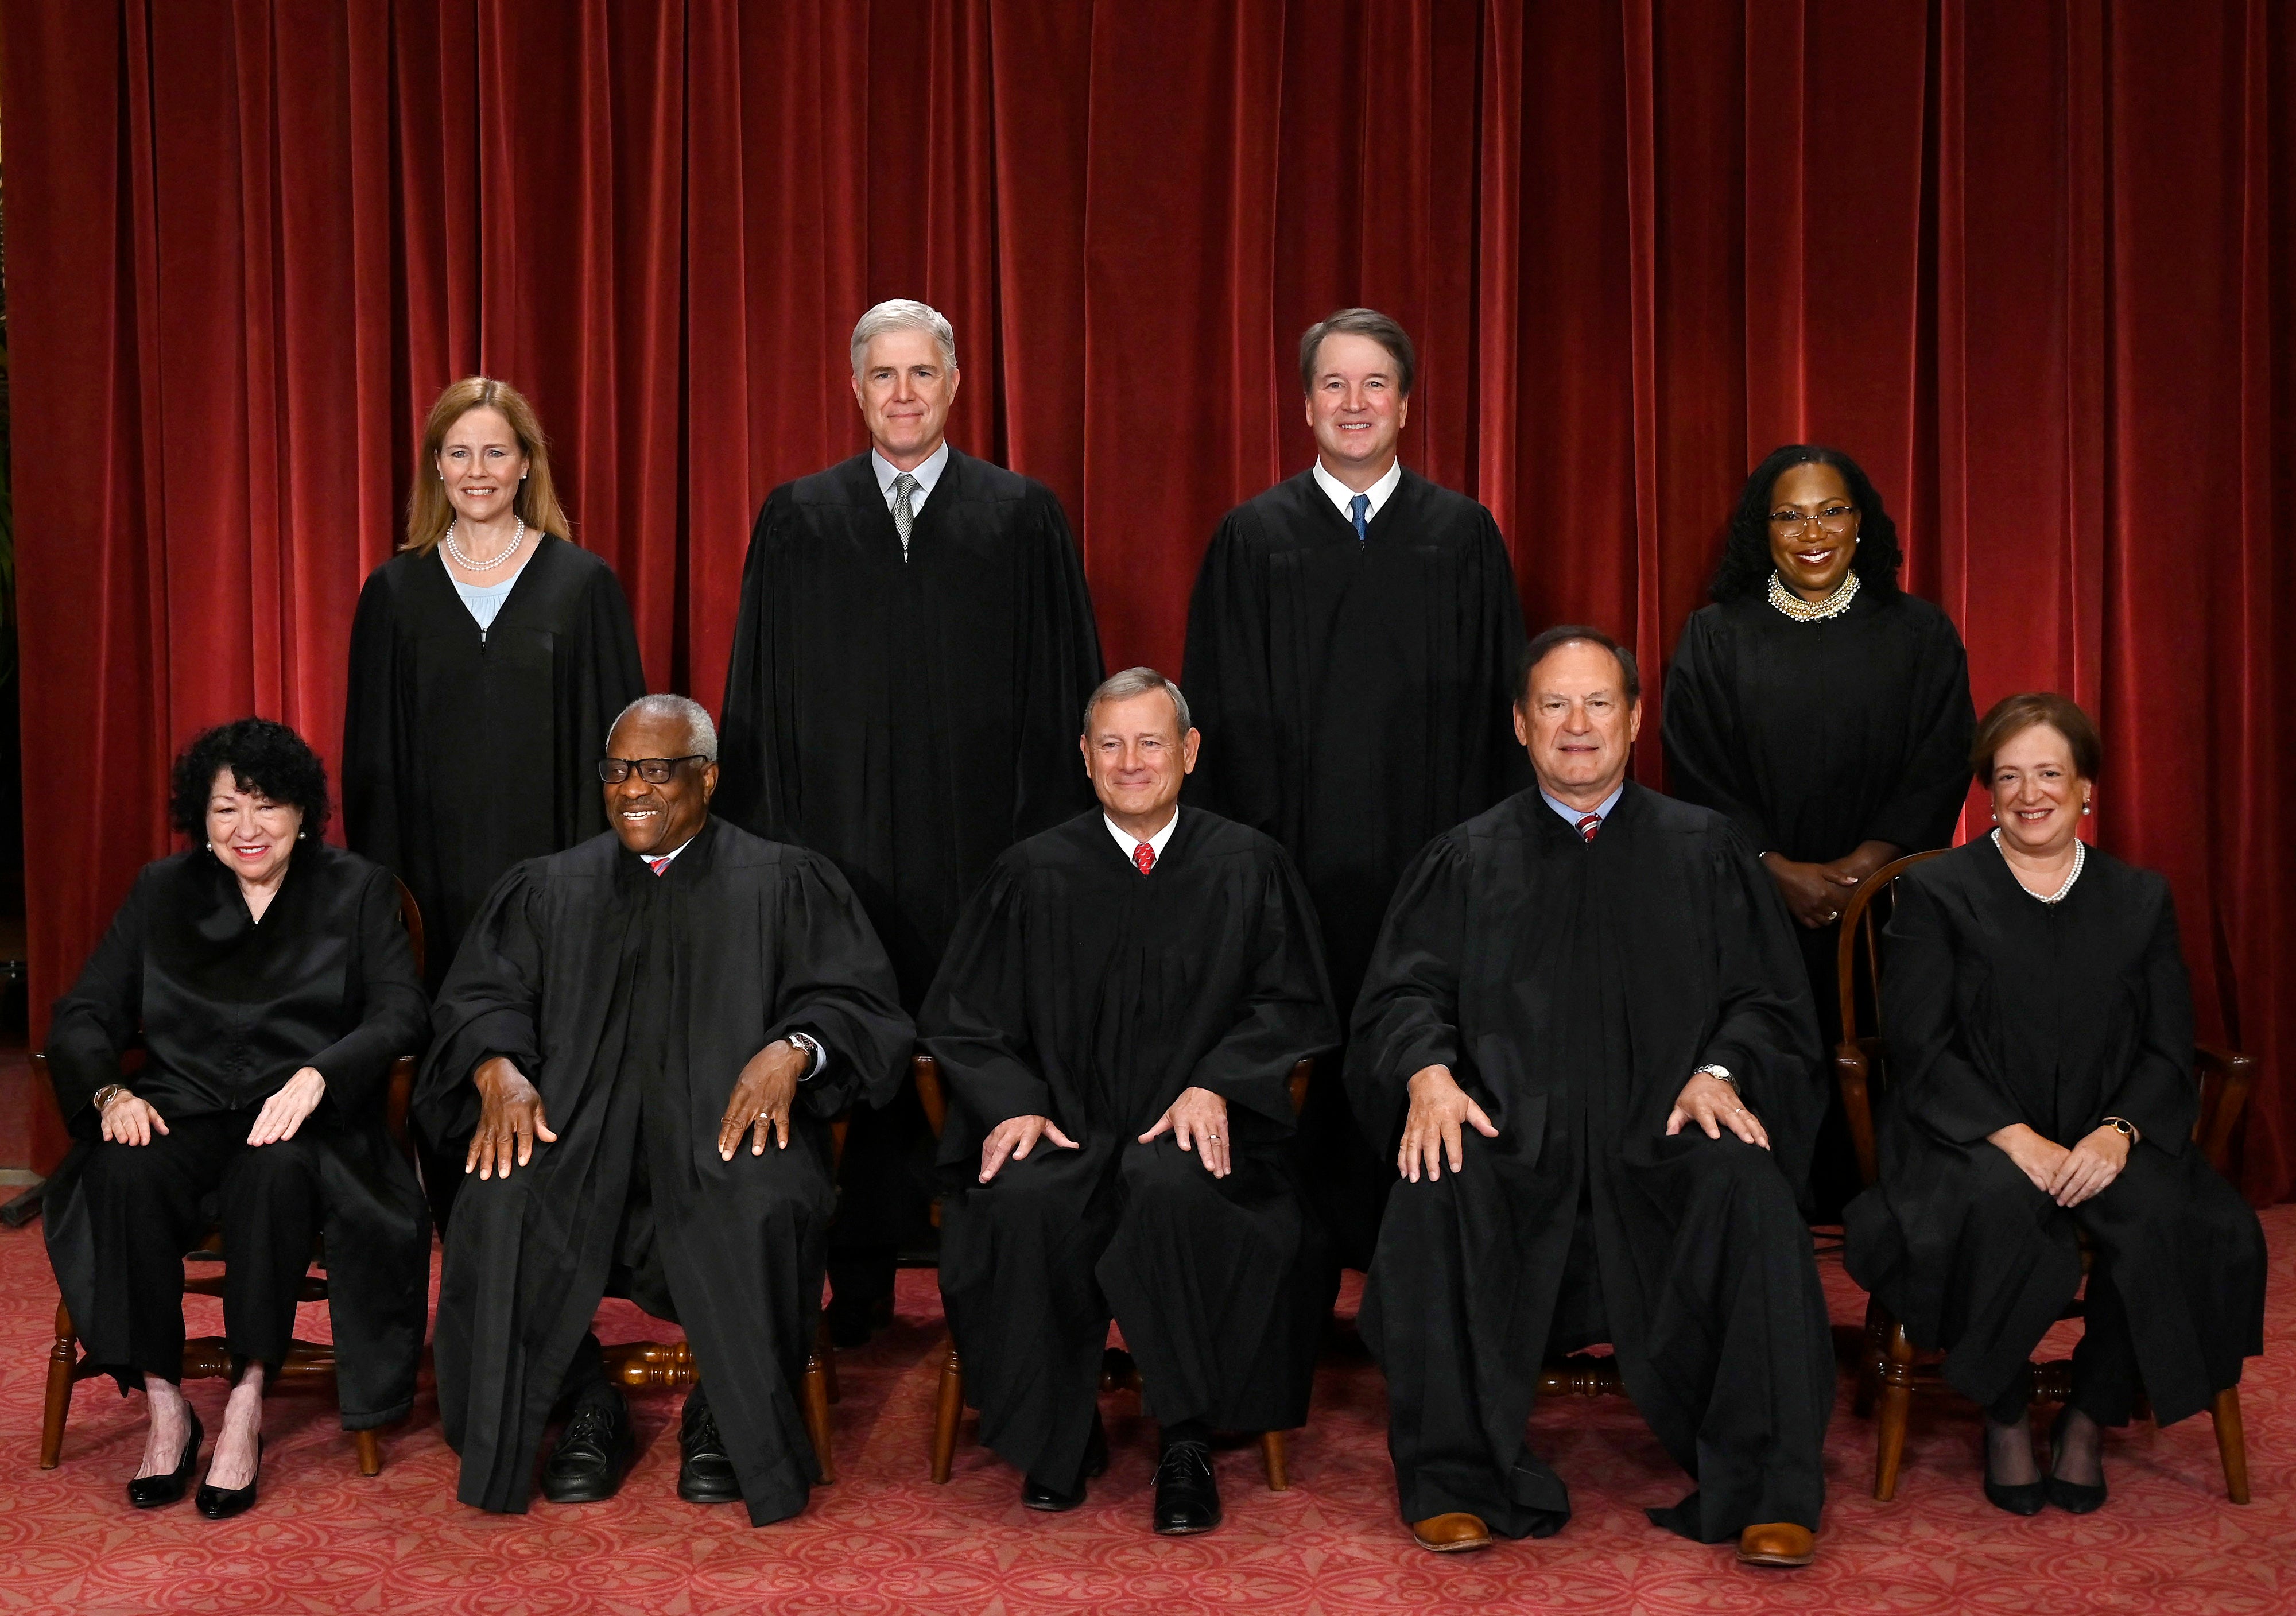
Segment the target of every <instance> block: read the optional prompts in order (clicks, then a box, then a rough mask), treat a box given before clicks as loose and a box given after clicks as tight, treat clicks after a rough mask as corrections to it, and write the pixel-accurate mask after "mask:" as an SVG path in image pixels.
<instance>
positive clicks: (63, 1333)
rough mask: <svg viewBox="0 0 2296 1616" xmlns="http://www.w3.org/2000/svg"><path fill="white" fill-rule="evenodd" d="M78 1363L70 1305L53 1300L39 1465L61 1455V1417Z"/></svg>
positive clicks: (50, 1464)
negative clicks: (53, 1331)
mask: <svg viewBox="0 0 2296 1616" xmlns="http://www.w3.org/2000/svg"><path fill="white" fill-rule="evenodd" d="M78 1366H79V1335H78V1332H77V1331H75V1330H74V1329H73V1328H72V1316H71V1309H70V1308H67V1307H66V1306H64V1304H63V1303H61V1302H58V1303H57V1304H56V1339H55V1344H54V1345H53V1346H51V1347H50V1348H49V1349H48V1395H47V1400H46V1402H45V1404H44V1405H43V1406H42V1407H41V1410H40V1468H41V1469H42V1470H53V1469H54V1468H55V1467H56V1461H57V1460H58V1459H60V1458H61V1457H62V1456H63V1451H64V1421H65V1420H66V1419H68V1418H70V1415H71V1397H72V1374H73V1371H74V1370H76V1369H77V1368H78Z"/></svg>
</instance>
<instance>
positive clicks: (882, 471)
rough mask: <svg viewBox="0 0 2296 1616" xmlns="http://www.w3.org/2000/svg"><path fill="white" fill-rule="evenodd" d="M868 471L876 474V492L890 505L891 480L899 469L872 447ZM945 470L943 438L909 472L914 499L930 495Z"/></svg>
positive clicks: (945, 457)
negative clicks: (937, 446) (913, 480)
mask: <svg viewBox="0 0 2296 1616" xmlns="http://www.w3.org/2000/svg"><path fill="white" fill-rule="evenodd" d="M869 469H870V470H871V471H873V472H876V473H877V492H879V493H880V494H882V495H883V496H885V498H886V501H887V502H888V503H889V504H890V502H891V500H892V497H893V479H894V478H896V477H898V476H899V475H900V474H901V472H900V468H899V467H898V466H896V465H895V464H894V463H892V462H891V461H890V460H888V459H886V458H885V457H884V456H883V455H880V454H879V453H878V452H877V451H876V450H875V449H874V448H871V449H870V451H869ZM947 470H948V439H946V438H944V439H941V440H940V447H939V448H937V449H935V450H934V451H933V452H932V453H931V454H930V455H926V456H925V457H924V460H923V462H922V463H921V464H919V465H918V466H916V467H915V468H914V469H913V470H912V471H911V472H909V475H910V476H912V477H914V478H915V479H916V480H917V492H916V496H915V497H918V498H922V497H923V496H925V495H927V494H930V493H931V492H932V491H933V484H935V483H937V482H939V480H940V474H941V473H942V472H945V471H947Z"/></svg>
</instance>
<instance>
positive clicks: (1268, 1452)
mask: <svg viewBox="0 0 2296 1616" xmlns="http://www.w3.org/2000/svg"><path fill="white" fill-rule="evenodd" d="M1285 1457H1286V1456H1285V1453H1284V1450H1283V1432H1282V1431H1261V1432H1260V1433H1259V1464H1260V1468H1261V1469H1263V1470H1265V1471H1266V1472H1267V1490H1268V1491H1269V1492H1272V1493H1280V1492H1289V1491H1291V1490H1292V1472H1291V1470H1290V1468H1289V1467H1288V1466H1287V1464H1285Z"/></svg>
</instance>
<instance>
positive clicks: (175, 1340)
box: [73, 1112, 310, 1389]
mask: <svg viewBox="0 0 2296 1616" xmlns="http://www.w3.org/2000/svg"><path fill="white" fill-rule="evenodd" d="M251 1125H252V1119H251V1118H250V1116H249V1115H248V1114H246V1113H243V1112H224V1113H220V1114H217V1115H210V1116H204V1117H174V1118H169V1119H168V1132H167V1133H164V1134H162V1133H159V1132H156V1131H155V1132H154V1133H153V1134H152V1142H151V1143H150V1144H111V1143H109V1142H107V1143H103V1144H98V1145H97V1146H96V1147H95V1149H94V1152H93V1153H91V1154H90V1155H89V1157H88V1162H87V1168H86V1179H85V1180H84V1182H85V1184H86V1196H87V1208H88V1216H89V1221H90V1224H91V1226H92V1233H93V1235H94V1246H95V1285H94V1306H93V1307H92V1308H91V1309H90V1311H89V1315H88V1317H86V1318H80V1319H75V1320H74V1321H73V1322H74V1323H75V1324H76V1325H78V1329H79V1333H80V1339H81V1340H82V1341H85V1342H86V1345H87V1351H88V1355H89V1357H90V1358H92V1359H93V1360H94V1361H95V1362H96V1363H99V1364H102V1365H103V1366H105V1367H107V1368H109V1369H111V1370H113V1371H114V1372H115V1373H116V1374H118V1375H119V1381H120V1384H121V1386H122V1388H123V1389H125V1388H127V1387H129V1386H132V1385H135V1384H137V1383H140V1382H141V1378H142V1377H143V1375H146V1374H151V1375H157V1376H158V1377H159V1378H160V1379H161V1380H164V1381H179V1380H181V1379H182V1378H183V1373H184V1252H185V1251H189V1250H190V1249H191V1248H192V1247H193V1245H195V1244H196V1243H198V1242H199V1239H200V1237H201V1235H203V1234H204V1233H205V1232H206V1219H205V1218H203V1217H202V1216H201V1206H200V1202H201V1197H202V1196H204V1195H205V1194H207V1193H208V1192H209V1190H211V1189H213V1188H215V1187H216V1185H217V1181H218V1180H219V1179H220V1178H221V1177H222V1176H223V1172H224V1168H225V1164H226V1163H227V1162H229V1161H230V1160H231V1158H232V1156H233V1154H234V1153H235V1152H241V1151H244V1150H245V1149H246V1148H247V1146H246V1139H247V1130H248V1128H250V1126H251ZM303 1254H304V1256H305V1258H306V1259H307V1258H308V1257H309V1256H310V1246H309V1244H308V1243H307V1240H306V1244H305V1245H304V1248H303Z"/></svg>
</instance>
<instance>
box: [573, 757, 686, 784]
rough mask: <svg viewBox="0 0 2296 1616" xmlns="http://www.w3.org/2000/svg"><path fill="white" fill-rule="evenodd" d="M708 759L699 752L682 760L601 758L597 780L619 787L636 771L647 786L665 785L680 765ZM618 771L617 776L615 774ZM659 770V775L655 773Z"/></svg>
mask: <svg viewBox="0 0 2296 1616" xmlns="http://www.w3.org/2000/svg"><path fill="white" fill-rule="evenodd" d="M709 761H710V759H709V758H708V757H706V756H704V755H703V754H702V753H701V752H688V753H686V754H685V756H684V757H683V758H601V759H598V779H599V782H600V783H602V784H604V785H619V784H621V783H622V782H624V781H625V780H627V779H628V778H629V777H630V771H631V770H633V769H635V770H636V771H637V776H638V778H639V779H641V780H643V781H644V782H645V783H647V784H648V785H667V784H668V783H669V777H670V776H671V775H674V774H676V772H677V766H678V765H679V764H681V763H707V762H709ZM617 769H619V770H620V771H621V772H620V773H619V774H617V773H615V771H616V770H617ZM656 770H660V773H658V774H657V773H656V772H655V771H656Z"/></svg>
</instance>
